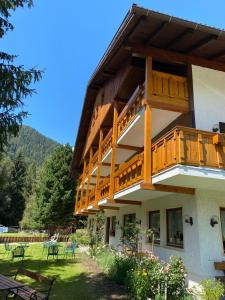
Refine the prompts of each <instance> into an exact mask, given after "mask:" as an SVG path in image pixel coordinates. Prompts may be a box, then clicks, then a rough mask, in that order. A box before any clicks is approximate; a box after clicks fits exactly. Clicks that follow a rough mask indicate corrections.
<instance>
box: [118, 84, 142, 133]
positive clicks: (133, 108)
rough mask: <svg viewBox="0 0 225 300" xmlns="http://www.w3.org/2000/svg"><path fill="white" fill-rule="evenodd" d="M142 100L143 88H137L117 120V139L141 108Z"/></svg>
mask: <svg viewBox="0 0 225 300" xmlns="http://www.w3.org/2000/svg"><path fill="white" fill-rule="evenodd" d="M143 98H144V86H140V87H137V89H136V90H135V92H134V93H133V95H132V96H131V98H130V100H129V102H128V103H127V105H126V106H125V108H124V109H123V111H122V112H121V114H120V116H119V118H118V124H117V127H118V128H117V134H118V138H119V137H120V136H121V134H122V133H123V132H124V131H125V130H126V128H127V127H128V126H129V124H130V123H131V122H132V121H133V120H134V118H135V117H136V115H137V113H138V112H139V111H140V110H141V108H142V107H143V103H142V100H143Z"/></svg>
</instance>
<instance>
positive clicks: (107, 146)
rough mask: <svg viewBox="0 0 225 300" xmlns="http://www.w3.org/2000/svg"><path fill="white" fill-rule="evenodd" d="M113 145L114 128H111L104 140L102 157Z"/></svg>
mask: <svg viewBox="0 0 225 300" xmlns="http://www.w3.org/2000/svg"><path fill="white" fill-rule="evenodd" d="M111 146H112V129H110V130H109V132H108V134H107V135H106V137H105V138H104V140H103V142H102V145H101V147H102V157H103V156H104V155H105V154H106V152H107V151H108V150H109V149H110V148H111Z"/></svg>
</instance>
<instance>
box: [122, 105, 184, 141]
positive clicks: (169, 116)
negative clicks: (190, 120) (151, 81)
mask: <svg viewBox="0 0 225 300" xmlns="http://www.w3.org/2000/svg"><path fill="white" fill-rule="evenodd" d="M144 111H145V110H144V108H142V109H141V110H140V111H139V112H138V114H137V115H136V117H135V118H134V119H133V121H132V122H131V123H130V124H129V126H128V127H127V128H126V130H125V131H124V132H123V133H122V134H121V136H120V137H119V138H118V140H117V144H124V145H130V146H135V147H143V145H144ZM180 115H181V113H179V112H172V111H167V110H161V109H154V108H153V109H152V124H154V126H153V128H152V137H153V138H154V137H155V136H157V135H158V134H159V133H160V132H161V131H162V130H163V129H164V128H166V127H167V126H168V125H169V124H170V123H171V122H173V121H174V120H175V119H176V118H178V117H179V116H180Z"/></svg>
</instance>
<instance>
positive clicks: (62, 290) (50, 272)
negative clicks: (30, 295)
mask: <svg viewBox="0 0 225 300" xmlns="http://www.w3.org/2000/svg"><path fill="white" fill-rule="evenodd" d="M61 245H62V247H60V255H59V259H58V261H56V260H54V259H52V258H50V259H49V261H47V259H46V254H45V255H42V244H41V243H39V244H30V247H29V248H28V249H27V250H26V258H25V260H24V261H20V260H18V259H17V260H15V261H12V260H11V258H10V257H7V256H6V255H5V254H4V246H3V245H0V273H1V274H13V273H15V271H16V269H17V268H18V267H19V266H23V267H24V268H27V269H30V270H33V271H35V272H38V273H40V274H43V275H46V276H48V277H53V276H56V277H57V279H56V282H55V283H54V286H53V290H52V293H51V297H50V299H54V300H62V299H66V300H70V299H71V300H74V299H76V300H79V299H82V300H85V299H87V300H88V299H95V298H94V297H93V296H92V295H93V294H92V291H91V288H90V284H89V281H90V277H88V273H87V271H86V269H85V266H84V265H83V263H82V261H83V259H84V256H83V254H81V253H80V252H79V251H77V253H76V258H75V259H72V258H70V257H69V258H67V259H64V256H63V244H61ZM23 280H26V283H28V284H31V285H32V284H33V282H31V281H29V279H27V278H26V279H25V278H23Z"/></svg>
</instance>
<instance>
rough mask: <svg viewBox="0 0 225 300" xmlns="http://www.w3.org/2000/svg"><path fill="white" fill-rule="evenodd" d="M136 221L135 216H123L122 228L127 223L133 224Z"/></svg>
mask: <svg viewBox="0 0 225 300" xmlns="http://www.w3.org/2000/svg"><path fill="white" fill-rule="evenodd" d="M135 219H136V214H129V215H124V226H126V225H127V224H129V223H133V224H134V223H135Z"/></svg>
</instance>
